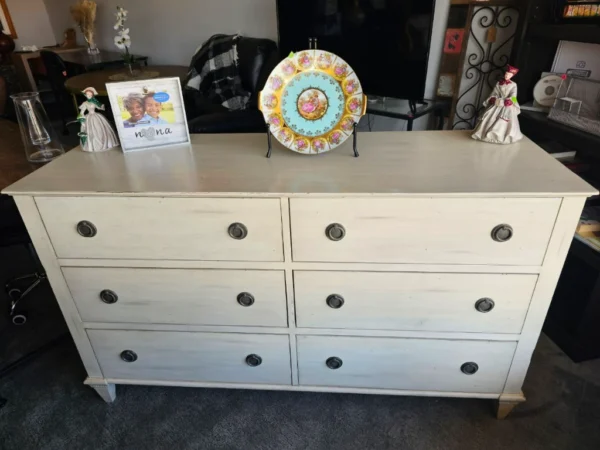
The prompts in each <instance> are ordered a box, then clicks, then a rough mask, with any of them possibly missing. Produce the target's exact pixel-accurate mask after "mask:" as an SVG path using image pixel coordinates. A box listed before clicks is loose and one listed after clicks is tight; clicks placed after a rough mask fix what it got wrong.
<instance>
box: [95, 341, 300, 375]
mask: <svg viewBox="0 0 600 450" xmlns="http://www.w3.org/2000/svg"><path fill="white" fill-rule="evenodd" d="M88 336H89V338H90V340H91V342H92V347H93V348H94V353H95V354H96V357H97V358H98V362H99V363H100V367H101V369H102V373H103V374H104V376H105V377H106V378H122V379H136V380H163V381H197V382H220V383H268V384H291V369H290V346H289V338H288V336H287V335H285V336H284V335H268V334H260V335H259V334H241V333H240V334H238V333H188V332H170V331H169V332H167V331H121V330H88ZM127 351H129V352H131V353H123V352H127ZM257 357H258V358H257ZM124 359H127V360H128V361H131V360H133V359H135V361H132V362H128V361H126V360H124ZM256 364H258V365H256Z"/></svg>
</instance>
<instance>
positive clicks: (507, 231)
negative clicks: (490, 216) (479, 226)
mask: <svg viewBox="0 0 600 450" xmlns="http://www.w3.org/2000/svg"><path fill="white" fill-rule="evenodd" d="M512 237H513V228H512V227H511V226H510V225H507V224H505V223H503V224H500V225H497V226H495V227H494V229H493V230H492V239H493V240H494V241H496V242H506V241H510V239H511V238H512Z"/></svg>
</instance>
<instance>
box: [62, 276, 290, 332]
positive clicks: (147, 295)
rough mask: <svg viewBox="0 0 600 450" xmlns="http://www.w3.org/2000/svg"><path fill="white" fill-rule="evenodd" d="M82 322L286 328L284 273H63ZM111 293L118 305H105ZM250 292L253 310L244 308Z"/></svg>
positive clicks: (249, 307)
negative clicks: (242, 299)
mask: <svg viewBox="0 0 600 450" xmlns="http://www.w3.org/2000/svg"><path fill="white" fill-rule="evenodd" d="M63 273H64V275H65V278H66V280H67V284H68V285H69V290H70V291H71V294H72V295H73V299H74V300H75V303H76V305H77V309H78V310H79V314H81V319H82V320H83V321H84V322H113V323H115V322H117V323H118V322H121V323H127V322H132V323H136V322H137V323H152V324H190V325H239V326H270V327H286V326H287V320H288V318H287V308H286V292H285V280H284V273H283V271H281V270H280V271H268V270H209V269H204V270H195V269H134V268H129V269H124V268H101V267H86V268H77V267H65V268H63ZM105 289H109V290H111V291H113V292H114V293H116V294H117V296H118V301H117V302H116V303H112V304H106V303H104V302H103V301H102V300H101V298H100V292H101V291H103V290H105ZM243 292H247V293H249V294H251V295H252V296H253V297H254V304H252V305H251V306H242V305H240V304H239V303H238V301H237V297H238V295H239V294H241V293H243Z"/></svg>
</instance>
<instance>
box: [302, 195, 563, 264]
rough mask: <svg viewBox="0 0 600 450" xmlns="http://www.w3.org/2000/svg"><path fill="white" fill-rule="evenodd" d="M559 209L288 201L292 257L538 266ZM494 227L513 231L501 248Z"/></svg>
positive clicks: (543, 203)
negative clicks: (507, 227)
mask: <svg viewBox="0 0 600 450" xmlns="http://www.w3.org/2000/svg"><path fill="white" fill-rule="evenodd" d="M559 206H560V199H552V198H550V199H547V198H545V199H542V198H536V199H527V198H523V199H519V198H476V199H467V198H417V199H410V198H401V199H393V198H356V199H350V198H342V199H308V198H294V199H291V200H290V208H291V225H292V250H293V257H294V260H295V261H306V262H310V261H314V262H372V263H432V264H506V265H541V263H542V261H543V258H544V254H545V251H546V247H547V245H548V241H549V239H550V234H551V233H552V228H553V227H554V221H555V219H556V215H557V213H558V209H559ZM335 224H338V226H336V225H335ZM339 225H341V226H339ZM499 225H509V226H510V227H511V228H512V230H513V231H512V236H511V237H510V238H509V239H508V240H505V241H504V242H498V240H495V239H494V238H493V235H495V237H496V239H503V238H506V237H507V236H508V233H507V232H506V231H507V229H506V228H504V229H502V230H500V231H496V232H494V230H495V229H496V227H498V226H499ZM328 234H329V236H328ZM336 239H337V240H336Z"/></svg>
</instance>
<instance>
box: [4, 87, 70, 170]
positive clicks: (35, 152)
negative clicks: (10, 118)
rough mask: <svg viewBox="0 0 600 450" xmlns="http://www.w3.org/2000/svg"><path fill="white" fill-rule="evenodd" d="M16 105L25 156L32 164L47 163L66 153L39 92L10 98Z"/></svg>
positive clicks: (25, 93) (15, 95) (24, 93)
mask: <svg viewBox="0 0 600 450" xmlns="http://www.w3.org/2000/svg"><path fill="white" fill-rule="evenodd" d="M10 97H11V98H12V99H13V101H14V103H15V110H16V112H17V119H18V121H19V128H20V129H21V139H22V140H23V145H24V147H25V156H27V160H28V161H29V162H32V163H47V162H49V161H52V160H53V159H54V158H56V157H58V156H60V155H62V154H63V153H64V152H65V151H64V149H63V146H62V144H61V143H60V141H59V140H58V138H57V136H56V133H55V132H54V128H52V125H51V124H50V120H49V119H48V115H47V114H46V110H45V109H44V105H43V104H42V102H41V100H40V93H39V92H22V93H20V94H14V95H11V96H10Z"/></svg>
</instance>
